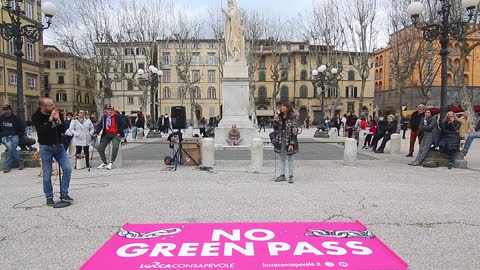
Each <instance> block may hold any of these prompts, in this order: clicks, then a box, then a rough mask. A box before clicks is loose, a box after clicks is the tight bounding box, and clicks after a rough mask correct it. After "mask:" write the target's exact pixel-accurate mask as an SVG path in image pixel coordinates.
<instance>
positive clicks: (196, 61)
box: [192, 53, 202, 65]
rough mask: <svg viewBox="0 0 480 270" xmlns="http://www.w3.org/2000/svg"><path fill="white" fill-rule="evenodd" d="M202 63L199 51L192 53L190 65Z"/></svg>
mask: <svg viewBox="0 0 480 270" xmlns="http://www.w3.org/2000/svg"><path fill="white" fill-rule="evenodd" d="M201 63H202V61H201V58H200V53H193V54H192V65H200V64H201Z"/></svg>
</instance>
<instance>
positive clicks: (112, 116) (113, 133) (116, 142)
mask: <svg viewBox="0 0 480 270" xmlns="http://www.w3.org/2000/svg"><path fill="white" fill-rule="evenodd" d="M139 118H140V117H139ZM124 123H125V122H124V121H123V118H122V116H120V115H119V114H117V113H116V112H115V111H114V108H113V106H112V105H107V107H106V113H105V115H104V116H103V117H102V118H101V120H100V122H99V123H98V126H97V128H96V129H95V132H94V133H93V135H92V137H93V138H97V136H98V134H100V132H102V137H101V139H100V145H99V146H98V153H99V154H100V158H101V159H102V162H103V163H102V164H100V166H98V167H97V168H98V169H105V168H106V169H107V170H111V169H113V164H114V163H115V159H116V158H117V154H118V149H119V147H120V142H121V141H122V138H123V136H125V135H124V133H123V132H122V130H124ZM110 142H111V143H112V157H111V160H110V162H109V163H107V157H106V155H105V149H106V148H107V146H108V144H109V143H110Z"/></svg>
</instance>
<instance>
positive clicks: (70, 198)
mask: <svg viewBox="0 0 480 270" xmlns="http://www.w3.org/2000/svg"><path fill="white" fill-rule="evenodd" d="M60 200H61V201H62V202H73V198H72V197H70V196H68V194H65V195H60Z"/></svg>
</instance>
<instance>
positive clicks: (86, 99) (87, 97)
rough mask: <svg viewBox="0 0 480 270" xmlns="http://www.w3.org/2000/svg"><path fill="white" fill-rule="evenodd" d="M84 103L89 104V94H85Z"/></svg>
mask: <svg viewBox="0 0 480 270" xmlns="http://www.w3.org/2000/svg"><path fill="white" fill-rule="evenodd" d="M85 103H87V104H90V96H89V95H88V94H85Z"/></svg>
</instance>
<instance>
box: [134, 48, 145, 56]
mask: <svg viewBox="0 0 480 270" xmlns="http://www.w3.org/2000/svg"><path fill="white" fill-rule="evenodd" d="M146 51H147V50H146V49H145V48H136V49H135V53H136V54H137V55H140V54H141V55H145V52H146Z"/></svg>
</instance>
